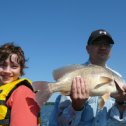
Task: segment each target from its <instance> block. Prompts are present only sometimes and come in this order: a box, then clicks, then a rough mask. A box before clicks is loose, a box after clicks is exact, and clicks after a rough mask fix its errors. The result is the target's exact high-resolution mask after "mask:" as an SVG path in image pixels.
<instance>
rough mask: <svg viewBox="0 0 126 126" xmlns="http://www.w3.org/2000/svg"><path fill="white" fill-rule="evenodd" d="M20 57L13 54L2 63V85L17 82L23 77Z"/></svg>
mask: <svg viewBox="0 0 126 126" xmlns="http://www.w3.org/2000/svg"><path fill="white" fill-rule="evenodd" d="M20 71H21V66H20V64H19V63H18V56H17V55H16V54H11V55H9V56H8V58H7V59H6V60H5V61H4V62H0V83H1V84H6V83H10V82H12V81H15V80H17V79H18V78H19V77H20V75H21V72H20Z"/></svg>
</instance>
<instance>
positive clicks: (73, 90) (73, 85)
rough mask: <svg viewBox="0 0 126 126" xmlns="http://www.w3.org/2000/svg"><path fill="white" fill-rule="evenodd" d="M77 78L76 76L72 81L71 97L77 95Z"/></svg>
mask: <svg viewBox="0 0 126 126" xmlns="http://www.w3.org/2000/svg"><path fill="white" fill-rule="evenodd" d="M76 89H77V88H76V79H75V78H74V79H73V81H72V85H71V97H72V98H73V97H76V92H77V90H76Z"/></svg>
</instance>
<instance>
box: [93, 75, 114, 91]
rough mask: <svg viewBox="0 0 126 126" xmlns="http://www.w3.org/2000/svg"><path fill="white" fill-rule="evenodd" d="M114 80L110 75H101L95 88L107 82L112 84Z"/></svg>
mask: <svg viewBox="0 0 126 126" xmlns="http://www.w3.org/2000/svg"><path fill="white" fill-rule="evenodd" d="M112 81H113V80H112V79H111V78H109V77H105V76H101V77H100V79H99V82H98V84H97V85H96V86H95V89H97V88H99V87H101V86H103V85H105V84H110V82H112Z"/></svg>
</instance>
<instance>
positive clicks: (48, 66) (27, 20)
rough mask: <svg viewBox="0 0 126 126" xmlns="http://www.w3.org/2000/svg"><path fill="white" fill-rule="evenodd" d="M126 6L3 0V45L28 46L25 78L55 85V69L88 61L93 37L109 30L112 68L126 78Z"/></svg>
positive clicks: (84, 0) (92, 0)
mask: <svg viewBox="0 0 126 126" xmlns="http://www.w3.org/2000/svg"><path fill="white" fill-rule="evenodd" d="M125 6H126V1H125V0H116V1H115V0H0V44H4V43H6V42H15V43H16V44H17V45H19V46H21V47H22V48H23V50H24V52H25V56H26V58H27V59H28V62H27V66H28V68H27V69H26V70H25V76H24V77H27V78H29V79H31V80H32V81H37V80H42V81H50V82H53V81H54V79H53V76H52V72H53V70H54V69H56V68H59V67H62V66H65V65H70V64H81V63H84V62H85V61H87V60H88V54H87V52H86V49H85V46H86V44H87V40H88V37H89V35H90V33H91V32H92V31H93V30H96V29H101V28H102V29H106V30H107V31H108V32H109V33H110V34H111V35H112V37H113V39H114V41H115V45H114V46H113V51H112V55H111V58H110V59H109V60H108V62H107V64H108V66H110V67H111V68H113V69H114V70H116V71H118V72H119V73H120V74H122V76H123V78H124V79H126V69H125V64H126V60H125V55H126V15H125V12H126V7H125ZM57 95H58V94H57V93H56V94H53V95H52V97H51V98H50V99H49V101H55V98H56V97H57Z"/></svg>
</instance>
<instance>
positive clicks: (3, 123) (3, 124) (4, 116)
mask: <svg viewBox="0 0 126 126" xmlns="http://www.w3.org/2000/svg"><path fill="white" fill-rule="evenodd" d="M21 85H25V86H27V87H29V88H30V89H31V90H32V91H33V88H32V85H31V81H30V80H28V79H26V78H22V79H18V80H16V81H13V82H11V83H7V84H3V85H1V86H0V126H8V125H9V123H10V111H11V109H10V108H9V107H8V106H7V105H6V101H7V100H8V99H9V97H10V96H11V94H12V93H13V91H14V90H15V89H16V88H18V87H19V86H21Z"/></svg>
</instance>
